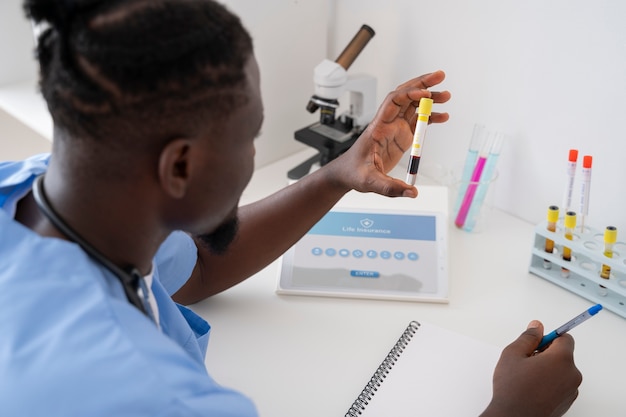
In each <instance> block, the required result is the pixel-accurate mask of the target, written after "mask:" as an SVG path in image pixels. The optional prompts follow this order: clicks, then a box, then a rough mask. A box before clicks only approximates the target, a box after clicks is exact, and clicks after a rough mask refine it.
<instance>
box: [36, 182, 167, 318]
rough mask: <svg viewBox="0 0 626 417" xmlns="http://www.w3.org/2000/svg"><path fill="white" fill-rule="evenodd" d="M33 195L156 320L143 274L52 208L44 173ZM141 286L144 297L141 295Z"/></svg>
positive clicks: (42, 210)
mask: <svg viewBox="0 0 626 417" xmlns="http://www.w3.org/2000/svg"><path fill="white" fill-rule="evenodd" d="M33 197H34V198H35V202H36V203H37V206H38V207H39V210H41V212H42V213H43V214H44V216H46V217H47V218H48V220H50V222H51V223H52V224H53V225H54V226H55V227H56V228H57V229H59V230H60V231H61V233H63V234H64V235H65V236H67V237H68V238H69V239H70V240H72V241H73V242H75V243H77V244H78V245H79V246H80V247H81V248H82V249H83V250H84V251H85V252H87V254H88V255H89V256H91V257H92V258H93V259H94V260H95V261H96V262H98V263H99V264H101V265H102V266H104V267H105V268H107V269H108V270H109V271H111V272H112V273H113V274H114V275H115V276H116V277H117V279H119V281H120V282H121V283H122V286H123V287H124V293H125V294H126V297H127V298H128V301H130V303H131V304H132V305H134V306H135V307H137V308H138V309H139V310H140V311H141V312H142V313H144V314H145V315H147V316H148V317H149V318H150V319H151V320H152V321H153V322H156V321H155V318H154V313H153V311H152V308H151V307H150V303H149V302H148V294H149V292H148V291H149V290H148V286H147V285H146V281H145V280H144V279H143V275H141V273H140V272H139V271H138V270H137V268H135V267H130V268H129V269H128V270H124V269H122V268H120V267H118V266H117V265H115V264H114V263H113V262H111V261H110V260H108V259H107V258H106V257H105V256H104V255H103V254H102V253H100V252H99V251H98V250H97V249H96V248H94V247H93V246H92V245H91V244H89V243H88V242H87V241H86V240H85V239H83V238H82V237H81V236H80V235H79V234H78V233H76V231H74V229H72V228H71V227H70V226H69V225H68V224H67V223H66V222H65V221H64V220H63V219H61V217H60V216H59V215H58V214H57V212H56V211H55V210H54V209H53V208H52V206H51V205H50V202H49V201H48V197H47V196H46V193H45V191H44V189H43V175H40V176H39V177H37V178H35V182H34V183H33ZM139 288H141V292H142V294H143V297H140V296H139Z"/></svg>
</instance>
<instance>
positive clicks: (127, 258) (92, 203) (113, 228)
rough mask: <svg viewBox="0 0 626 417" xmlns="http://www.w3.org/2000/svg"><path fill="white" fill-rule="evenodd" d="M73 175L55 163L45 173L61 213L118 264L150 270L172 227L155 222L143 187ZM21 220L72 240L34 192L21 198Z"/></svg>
mask: <svg viewBox="0 0 626 417" xmlns="http://www.w3.org/2000/svg"><path fill="white" fill-rule="evenodd" d="M67 177H68V176H65V177H64V176H62V175H60V173H59V172H58V171H57V170H56V168H55V166H54V165H53V164H52V163H51V166H50V168H49V170H48V172H47V173H46V175H45V182H44V184H45V187H44V190H45V193H46V196H47V198H48V200H49V204H50V205H51V206H52V208H53V209H54V211H55V212H56V214H57V215H58V216H59V217H60V218H61V219H62V220H63V221H64V222H65V223H67V224H68V225H69V226H70V228H71V229H73V230H74V231H75V232H76V233H77V234H78V235H79V236H80V237H81V238H82V239H84V240H85V241H87V242H88V243H89V244H90V245H92V246H93V247H94V248H95V249H97V250H98V251H99V252H101V253H102V254H103V255H104V256H105V257H106V258H107V259H109V260H110V261H111V262H113V263H114V264H116V265H118V266H119V267H122V268H127V267H129V266H133V267H136V268H138V269H139V271H140V272H141V273H142V274H147V273H148V272H149V271H150V269H151V265H152V258H153V256H154V254H155V253H156V250H157V249H158V247H159V245H160V244H161V242H162V241H163V239H165V237H166V236H167V232H166V231H159V229H158V227H155V225H156V224H158V223H156V222H155V221H154V219H153V217H151V216H150V214H151V213H152V211H151V210H150V209H149V208H148V207H146V199H145V198H142V197H145V195H143V194H142V195H138V194H137V193H138V192H139V191H138V189H139V187H133V189H132V192H131V190H129V191H127V192H125V190H124V189H120V185H119V184H117V185H116V184H114V183H111V182H107V181H101V180H93V181H88V180H87V179H85V178H84V177H82V178H81V177H79V176H78V174H76V175H71V176H69V178H71V179H67ZM76 178H81V179H80V180H78V181H77V180H76ZM121 187H123V188H125V189H128V188H130V185H129V184H125V185H121ZM142 207H145V210H143V209H142ZM15 219H16V220H17V221H19V222H20V223H22V224H24V225H25V226H26V227H28V228H30V229H32V230H33V231H35V232H36V233H38V234H40V235H42V236H46V237H55V238H60V239H66V240H71V239H69V238H68V237H67V236H65V235H64V234H63V233H62V232H61V231H60V230H58V229H57V228H56V227H55V226H54V225H53V224H52V223H51V222H50V221H49V220H48V219H47V218H46V216H45V215H44V214H43V213H42V211H41V210H40V208H39V207H38V206H37V203H36V202H35V200H34V198H33V196H32V193H29V194H27V195H26V196H25V197H24V198H23V199H22V200H20V201H19V203H18V205H17V211H16V215H15Z"/></svg>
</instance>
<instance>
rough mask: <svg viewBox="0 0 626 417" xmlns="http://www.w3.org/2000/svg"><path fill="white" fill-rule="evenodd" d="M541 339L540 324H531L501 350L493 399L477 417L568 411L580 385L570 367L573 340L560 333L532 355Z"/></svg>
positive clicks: (553, 415)
mask: <svg viewBox="0 0 626 417" xmlns="http://www.w3.org/2000/svg"><path fill="white" fill-rule="evenodd" d="M542 336H543V325H542V324H541V323H540V322H538V321H532V322H531V323H530V324H529V325H528V329H527V330H526V331H525V332H524V333H522V334H521V336H520V337H519V338H517V340H515V341H514V342H513V343H511V344H510V345H508V346H507V347H506V348H505V349H504V350H503V351H502V355H501V356H500V360H499V361H498V364H497V366H496V370H495V372H494V375H493V398H492V400H491V403H490V404H489V406H488V407H487V409H486V410H485V411H484V412H483V414H481V417H495V416H497V417H504V416H506V417H558V416H562V415H563V414H564V413H565V412H566V411H567V410H568V409H569V408H570V406H571V405H572V403H573V402H574V400H575V399H576V397H577V396H578V386H579V385H580V383H581V382H582V375H581V373H580V371H579V370H578V369H577V368H576V365H574V339H573V338H572V336H570V335H569V334H564V335H562V336H560V337H559V338H557V339H556V340H554V342H552V344H551V345H550V346H548V348H547V349H546V350H544V351H543V352H540V353H536V352H535V349H537V346H539V342H540V341H541V338H542Z"/></svg>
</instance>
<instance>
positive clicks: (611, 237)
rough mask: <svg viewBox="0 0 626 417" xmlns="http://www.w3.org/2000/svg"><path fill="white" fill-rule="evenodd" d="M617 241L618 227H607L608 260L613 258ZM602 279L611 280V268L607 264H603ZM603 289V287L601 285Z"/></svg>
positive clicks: (605, 245)
mask: <svg viewBox="0 0 626 417" xmlns="http://www.w3.org/2000/svg"><path fill="white" fill-rule="evenodd" d="M616 241H617V227H615V226H607V227H606V229H604V256H606V257H607V258H612V257H613V245H614V244H615V242H616ZM600 277H602V278H604V279H609V278H611V267H610V266H609V265H606V264H602V269H601V270H600ZM601 287H602V285H601Z"/></svg>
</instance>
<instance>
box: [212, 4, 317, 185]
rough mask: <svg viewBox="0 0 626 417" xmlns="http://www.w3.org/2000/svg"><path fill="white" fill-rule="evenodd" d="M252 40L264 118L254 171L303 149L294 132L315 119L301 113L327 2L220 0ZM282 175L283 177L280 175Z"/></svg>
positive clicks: (308, 93) (310, 85)
mask: <svg viewBox="0 0 626 417" xmlns="http://www.w3.org/2000/svg"><path fill="white" fill-rule="evenodd" d="M222 2H223V3H224V4H226V5H227V6H228V7H229V8H230V9H231V10H232V11H233V12H235V13H236V14H237V15H239V16H240V17H241V20H242V21H243V23H244V25H245V26H246V28H247V29H248V30H249V31H250V33H251V34H252V37H253V38H254V48H255V54H256V58H257V60H258V62H259V66H260V70H261V92H262V94H263V103H264V105H265V120H264V123H263V127H262V129H261V135H260V137H259V138H258V139H257V142H256V150H257V153H256V158H255V163H256V166H257V167H260V166H263V165H266V164H268V163H270V162H274V161H276V160H278V159H281V158H283V157H285V156H287V155H289V154H292V153H294V152H296V151H298V150H301V149H304V148H305V146H304V145H302V144H301V143H299V142H296V140H295V139H294V136H293V134H294V132H295V131H296V130H298V129H300V128H302V127H304V126H307V125H309V124H311V123H313V122H315V121H316V120H318V119H319V114H314V115H312V114H310V113H308V112H307V111H306V108H305V107H306V104H307V103H308V101H309V98H311V95H312V94H313V68H314V67H315V66H316V65H317V64H318V63H319V62H320V61H321V60H322V59H324V58H326V48H327V30H328V23H327V22H328V9H329V3H328V1H320V0H263V1H262V2H253V1H250V0H222ZM285 175H286V174H285Z"/></svg>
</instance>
